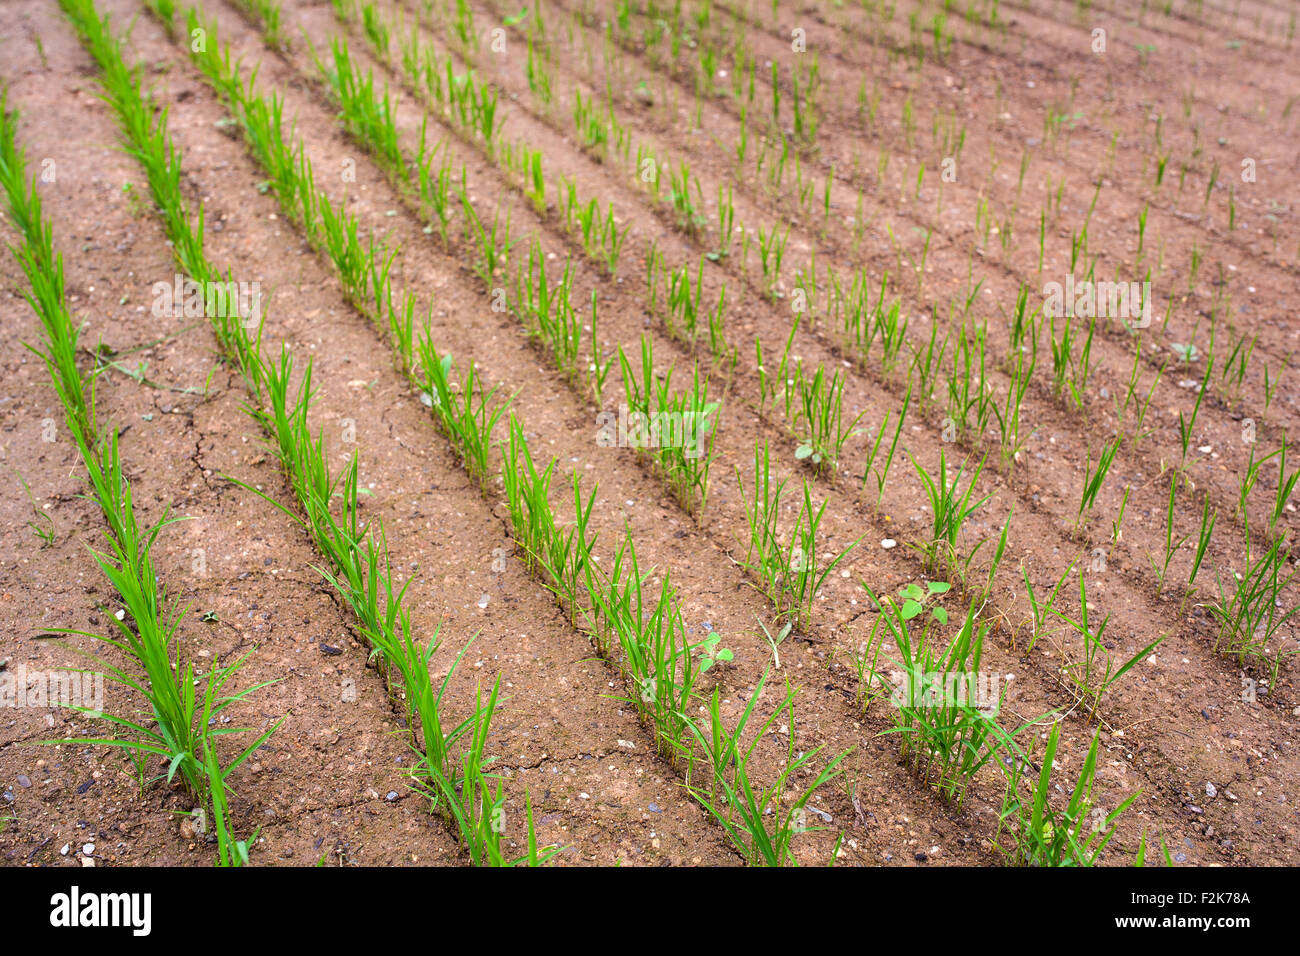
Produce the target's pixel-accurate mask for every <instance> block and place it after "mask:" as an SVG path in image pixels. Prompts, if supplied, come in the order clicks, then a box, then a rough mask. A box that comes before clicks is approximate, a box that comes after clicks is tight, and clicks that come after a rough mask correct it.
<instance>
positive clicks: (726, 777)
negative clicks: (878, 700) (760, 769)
mask: <svg viewBox="0 0 1300 956" xmlns="http://www.w3.org/2000/svg"><path fill="white" fill-rule="evenodd" d="M767 678H768V672H767V671H764V672H763V676H762V677H761V678H760V679H759V681H758V685H757V686H756V687H755V688H754V693H753V694H752V695H751V696H750V698H749V702H748V704H746V706H745V710H744V712H743V713H742V714H741V715H740V719H739V720H738V721H737V724H736V729H735V730H734V731H728V730H727V729H726V727H725V726H724V725H723V722H722V716H721V713H720V709H719V706H718V695H717V691H716V690H715V691H714V695H713V700H712V707H711V708H710V710H709V719H710V723H709V725H708V727H707V728H702V727H701V726H700V724H699V723H697V722H696V721H694V720H692V721H689V722H688V725H687V726H688V728H689V730H690V732H691V735H692V737H693V738H694V746H695V747H697V748H698V750H699V751H700V752H702V753H703V754H704V757H705V761H704V762H705V763H706V764H707V768H708V769H707V773H708V775H709V779H710V784H711V786H710V789H709V791H707V792H706V791H705V790H703V789H702V788H700V787H697V786H694V785H693V784H691V783H689V782H688V783H687V785H686V788H687V791H688V792H689V793H690V794H691V796H693V797H694V798H695V799H696V800H698V801H699V802H700V805H701V806H703V807H704V808H705V809H706V810H708V811H709V813H711V814H712V815H713V816H714V818H715V819H716V820H717V821H718V822H719V823H720V824H721V825H722V827H723V829H725V830H726V831H727V835H728V836H730V837H731V840H732V842H733V843H734V844H735V845H736V848H737V849H738V850H740V852H741V853H742V854H743V855H744V857H745V860H746V861H747V862H748V863H749V864H750V865H751V866H787V865H797V864H798V861H797V859H796V857H795V854H794V839H795V837H797V836H799V835H800V834H801V833H808V832H812V831H814V830H816V829H820V828H817V827H810V826H808V811H807V807H808V802H809V800H811V799H812V796H813V794H814V793H816V792H817V790H818V789H819V788H820V787H822V786H824V785H825V784H827V783H829V782H830V781H832V780H834V779H835V778H836V777H837V776H839V774H840V773H841V771H840V770H839V765H840V763H841V762H842V761H843V760H844V758H845V757H846V756H848V751H845V752H844V753H841V754H839V755H838V756H836V757H834V758H833V759H831V760H830V761H829V762H828V763H827V764H826V765H825V766H824V767H822V768H821V770H820V771H818V772H817V773H816V775H814V774H813V772H812V766H810V765H812V764H814V762H815V761H816V759H817V757H818V755H819V754H820V753H821V752H822V751H823V750H824V749H825V745H823V746H821V747H817V748H815V749H813V750H810V751H797V750H796V747H795V741H794V727H795V719H794V701H795V691H794V690H793V689H792V688H791V687H790V685H789V683H787V684H786V691H785V696H784V698H783V699H782V700H781V702H780V703H779V704H778V705H777V707H776V709H775V710H773V711H772V713H771V715H770V716H769V717H768V718H767V720H765V721H764V722H763V723H762V724H761V725H759V727H758V730H757V732H756V733H755V734H754V738H753V740H752V741H751V742H750V744H749V746H748V747H746V746H745V743H744V735H745V732H746V728H747V727H748V726H749V724H750V721H751V720H753V719H754V708H755V706H756V705H757V703H758V701H759V700H760V699H761V698H762V696H763V690H764V687H765V685H766V683H767ZM782 718H784V720H785V722H786V724H787V726H788V727H789V728H790V733H789V734H786V735H785V740H786V752H785V754H784V758H783V760H782V761H781V772H780V773H779V774H777V776H776V778H775V779H774V780H773V781H772V783H771V784H770V785H769V786H767V787H761V786H759V785H757V784H756V783H755V782H754V781H753V779H752V778H751V768H752V767H753V764H754V753H755V751H756V750H757V748H758V745H759V744H760V743H761V742H762V741H763V740H764V739H771V734H770V733H769V732H770V731H771V729H772V727H773V726H774V725H775V724H776V722H777V721H778V720H779V719H782ZM694 765H695V762H694V760H692V767H694ZM809 778H811V783H807V784H805V782H806V781H807V780H808V779H809ZM796 780H798V781H799V782H798V783H796V782H795V781H796Z"/></svg>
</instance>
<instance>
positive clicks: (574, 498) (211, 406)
mask: <svg viewBox="0 0 1300 956" xmlns="http://www.w3.org/2000/svg"><path fill="white" fill-rule="evenodd" d="M1294 11H1295V8H1294V6H1288V5H1286V4H1280V3H1239V4H1228V3H1203V2H1195V3H1182V2H1174V3H1172V4H1169V5H1167V6H1166V5H1163V4H1143V5H1142V6H1141V7H1140V8H1138V6H1137V5H1132V4H1119V3H1113V4H1100V3H1092V4H1085V5H1074V4H1069V3H1064V2H1039V3H1033V4H1015V3H999V2H997V0H985V2H972V3H970V4H965V5H963V4H961V3H954V4H940V3H934V2H930V3H898V4H882V3H870V2H865V0H864V2H862V3H849V2H845V3H829V2H819V3H805V4H801V5H788V4H773V5H772V6H768V5H766V4H762V3H749V4H740V3H732V2H708V0H704V2H684V3H677V4H675V5H668V4H665V3H659V4H655V3H642V2H617V3H594V2H591V3H573V2H567V0H565V2H550V0H548V2H544V3H543V2H538V3H536V4H535V5H533V6H531V7H524V8H522V9H516V8H515V7H512V6H510V5H506V4H497V3H492V2H483V0H474V2H469V0H456V2H454V3H453V2H451V0H445V2H444V0H430V2H425V0H405V2H390V0H376V2H373V3H368V4H363V3H361V2H360V0H357V2H355V3H354V2H352V0H335V2H333V3H329V2H314V3H313V2H299V0H284V2H282V3H279V4H276V3H274V2H272V0H207V2H205V3H204V4H203V5H202V7H201V8H194V9H191V8H190V7H189V6H188V5H187V4H185V3H184V2H180V3H177V4H175V5H173V4H172V3H169V2H163V0H146V2H143V3H142V2H136V0H93V2H92V0H61V2H59V3H55V2H51V0H46V2H37V0H15V2H10V3H7V4H5V5H4V6H3V7H2V8H0V80H2V81H3V82H4V83H5V84H6V85H7V90H8V94H7V108H8V110H9V111H11V112H10V115H9V119H8V120H7V128H6V135H7V140H8V141H9V142H12V143H13V144H15V148H14V149H10V150H8V151H7V152H5V154H4V155H3V156H0V160H3V162H4V164H5V165H4V169H3V170H0V171H2V172H4V174H5V176H6V182H5V184H4V185H5V187H6V190H7V195H6V199H7V205H6V206H5V208H6V211H7V212H8V214H9V215H8V220H7V222H6V225H5V227H4V229H5V233H6V235H5V238H6V240H7V242H8V243H9V244H10V246H11V252H10V253H9V254H7V255H6V256H5V257H4V259H3V264H2V265H0V269H3V273H4V280H5V281H4V286H5V292H4V294H3V298H2V299H0V317H2V319H3V323H4V328H5V329H6V331H7V333H8V334H6V336H5V344H4V345H3V350H4V355H3V361H4V364H5V368H6V371H7V373H8V374H7V377H6V379H5V384H4V386H3V388H0V423H2V427H3V432H4V436H3V439H0V441H2V444H0V457H3V461H4V465H5V468H4V472H5V478H4V481H5V482H6V486H7V487H8V489H9V493H8V494H7V495H6V496H5V497H4V499H3V503H2V504H0V509H2V511H0V661H2V662H3V663H2V664H0V667H2V668H3V669H2V670H0V678H5V677H6V676H7V677H8V678H9V680H8V681H7V683H4V684H0V688H8V689H7V690H6V694H7V695H8V696H7V698H6V699H4V700H2V701H0V703H3V704H4V708H5V709H0V789H2V798H3V799H2V802H0V859H3V860H4V862H5V863H7V864H10V865H24V864H29V865H36V864H63V865H76V863H77V859H78V858H80V860H81V862H82V863H83V864H89V863H90V862H91V861H93V862H94V863H96V864H97V865H101V866H102V865H130V864H145V863H150V864H165V865H181V864H190V865H210V864H211V863H212V861H213V859H214V857H216V858H217V859H218V860H220V861H225V862H240V861H246V862H249V863H252V864H255V865H269V864H273V863H274V864H288V865H312V864H316V863H318V862H323V863H325V864H327V865H341V864H371V865H374V864H392V865H399V864H449V865H463V864H468V863H471V862H473V863H497V862H507V863H508V862H514V861H516V860H517V859H521V858H522V860H523V862H530V861H531V862H541V861H544V860H549V862H550V863H552V864H555V865H564V864H580V863H583V864H591V863H594V864H603V865H610V864H616V863H619V864H624V865H628V864H639V865H706V864H707V865H722V864H743V863H752V864H773V863H776V864H782V863H790V862H799V863H802V864H825V863H827V862H829V861H831V860H832V859H834V860H835V861H836V862H837V863H838V864H840V865H848V864H864V865H882V864H908V865H922V864H923V865H947V864H959V865H1006V864H1020V863H1028V864H1059V863H1064V862H1087V863H1091V862H1096V863H1105V864H1118V865H1126V864H1131V863H1132V862H1134V860H1135V859H1137V858H1143V859H1145V860H1146V861H1147V862H1149V863H1150V864H1151V865H1157V864H1164V863H1170V864H1173V865H1210V864H1219V863H1225V864H1254V865H1279V864H1295V863H1297V862H1300V850H1298V849H1297V847H1300V840H1297V829H1298V827H1300V819H1298V818H1297V812H1300V811H1298V809H1297V806H1296V800H1295V793H1296V788H1297V785H1298V783H1300V765H1298V761H1300V754H1298V753H1297V747H1296V745H1297V740H1298V738H1300V733H1298V732H1297V721H1298V720H1300V718H1298V717H1297V715H1300V692H1298V691H1297V685H1296V680H1295V673H1296V671H1295V668H1296V658H1295V656H1294V655H1295V654H1296V652H1297V649H1298V647H1297V643H1296V641H1297V639H1296V634H1295V627H1294V619H1293V618H1292V616H1291V615H1292V611H1293V609H1294V608H1295V606H1296V605H1295V601H1296V594H1297V587H1296V582H1295V581H1294V580H1293V577H1294V575H1295V574H1296V570H1297V566H1296V562H1295V556H1294V554H1293V551H1292V548H1293V538H1294V533H1295V529H1296V524H1297V521H1296V516H1295V507H1294V506H1293V505H1292V503H1291V501H1290V497H1291V493H1292V492H1293V491H1294V489H1295V485H1296V477H1297V475H1300V456H1298V455H1296V453H1295V451H1294V450H1293V449H1290V448H1289V445H1288V443H1287V435H1288V434H1289V432H1290V430H1292V428H1293V426H1294V424H1295V422H1296V418H1297V415H1298V414H1300V411H1298V407H1297V403H1296V394H1297V390H1296V387H1295V385H1296V378H1295V371H1294V370H1293V369H1292V368H1291V358H1292V353H1293V351H1294V349H1295V346H1294V344H1293V343H1294V339H1295V337H1296V335H1297V334H1300V327H1297V326H1296V324H1295V322H1294V321H1292V320H1291V318H1290V313H1289V311H1288V303H1289V302H1294V301H1296V300H1297V299H1300V228H1298V227H1297V224H1296V223H1297V220H1296V216H1295V207H1296V203H1297V202H1298V201H1300V196H1297V194H1296V190H1295V186H1294V184H1295V182H1296V181H1297V176H1298V175H1300V166H1298V160H1297V156H1298V155H1300V149H1298V148H1297V147H1298V146H1300V110H1297V109H1295V107H1296V105H1297V103H1300V70H1298V69H1297V66H1296V64H1297V60H1296V58H1295V54H1294V39H1293V38H1294V33H1295V23H1296V13H1295V12H1294ZM129 67H134V72H131V71H130V70H128V69H127V68H129ZM32 179H34V180H35V181H36V184H35V187H34V189H35V195H37V196H38V197H39V203H38V204H37V206H36V207H35V208H36V209H37V211H38V212H39V216H37V217H36V220H35V222H36V223H37V224H39V223H40V222H41V221H47V222H48V236H49V237H51V238H52V245H51V246H50V248H51V249H52V251H53V254H54V255H58V256H61V257H62V267H61V268H62V274H61V276H59V277H58V279H57V281H55V280H54V278H52V277H54V276H55V275H56V272H57V268H56V266H55V265H54V258H53V256H52V255H43V254H40V253H39V251H38V252H36V253H33V252H32V251H31V250H33V249H38V250H39V248H40V246H41V243H40V242H39V241H38V239H39V234H40V228H39V226H38V225H33V223H32V222H30V221H28V222H26V223H25V221H24V215H23V212H22V210H23V209H24V208H26V209H28V210H30V209H32V208H33V206H32V204H31V202H30V201H29V200H27V199H24V196H25V194H26V184H27V183H28V182H29V181H30V180H32ZM24 204H25V205H24ZM34 275H35V276H37V279H35V280H34V279H33V276H34ZM42 276H44V277H45V280H48V282H49V285H48V286H47V288H48V289H50V290H53V292H52V293H51V294H50V295H47V296H42V295H41V294H40V293H39V292H33V291H32V290H33V289H34V288H37V287H38V286H39V285H40V282H41V278H40V277H42ZM223 279H224V280H227V281H233V282H235V283H244V284H246V285H245V286H244V288H247V289H251V290H252V295H253V297H254V299H255V305H254V306H253V307H252V308H249V309H244V310H243V312H241V313H239V314H234V313H233V312H232V311H231V310H222V309H221V308H217V307H214V300H213V298H212V296H210V295H206V290H208V289H210V288H211V287H212V286H214V285H216V284H217V283H218V280H223ZM187 283H188V285H187ZM195 289H197V290H198V291H197V292H195V291H194V290H195ZM1138 290H1141V291H1140V293H1139V291H1138ZM176 291H179V292H180V295H175V294H174V293H175V292H176ZM1121 293H1122V294H1121ZM25 294H26V295H30V296H31V299H30V301H29V300H28V299H26V298H25ZM173 300H174V301H173ZM173 306H174V308H173ZM191 306H193V307H192V308H191ZM61 316H64V317H66V318H60V317H61ZM77 329H80V332H79V335H78V334H76V331H75V330H77ZM60 342H62V343H63V344H64V345H67V344H68V343H69V342H71V345H70V346H69V348H70V349H71V351H70V352H69V353H68V354H70V355H71V356H72V359H71V360H70V361H71V363H72V365H71V366H68V365H67V364H66V363H65V364H64V365H63V366H60V365H59V363H58V362H56V361H52V362H50V363H47V362H43V361H42V360H41V358H40V357H39V353H41V352H43V353H45V354H47V355H56V354H58V349H59V348H60V347H62V346H60V345H59V343H60ZM24 343H28V344H30V345H31V346H32V348H34V349H37V350H38V352H37V353H33V351H32V350H30V349H29V348H27V347H25V345H24ZM51 343H54V344H51ZM69 367H71V369H72V370H71V372H69V371H68V369H69ZM308 369H309V370H310V378H309V381H308V380H307V378H306V373H307V371H308ZM471 369H472V370H473V372H472V377H468V376H469V374H470V370H471ZM60 374H62V375H63V376H64V377H63V379H62V381H63V382H64V383H65V387H64V388H63V389H62V391H60V390H57V389H56V388H55V387H54V385H55V383H56V382H58V381H60V379H59V375H60ZM69 375H71V378H69V377H68V376H69ZM69 381H71V382H72V383H73V384H72V385H71V386H70V387H69V386H66V383H67V382H69ZM69 388H70V389H71V392H69ZM69 394H72V395H73V397H72V398H69ZM78 408H89V409H91V412H92V413H90V414H83V413H80V412H77V411H76V409H78ZM78 415H81V418H78ZM638 416H640V417H638ZM78 423H80V424H78ZM650 423H653V427H650ZM79 430H80V433H81V434H82V435H83V441H82V442H81V444H80V445H79V444H78V441H77V440H76V438H77V435H78V433H79ZM112 436H116V441H111V440H110V439H111V437H112ZM765 462H766V464H765ZM112 463H120V476H117V477H113V478H112V481H111V482H109V484H103V483H101V484H95V483H93V482H92V483H91V484H88V483H87V470H88V468H90V469H91V470H92V471H93V470H94V469H98V468H107V470H108V472H112V468H111V467H108V466H109V465H110V464H112ZM548 469H549V470H548ZM113 474H114V475H116V473H115V472H113ZM105 481H108V479H105ZM110 485H111V487H112V489H113V492H112V495H110V496H108V497H106V496H105V494H104V493H103V491H102V489H103V488H105V487H109V486H110ZM126 489H129V490H126ZM124 496H125V497H124ZM110 499H111V500H110ZM123 500H125V507H124V508H123V507H121V503H122V501H123ZM114 502H115V503H114ZM123 513H126V514H133V515H134V523H135V525H136V526H137V527H138V529H140V531H141V534H140V535H139V536H138V541H137V539H136V537H135V536H134V532H130V531H129V529H128V531H123V530H122V526H121V523H120V521H118V520H116V519H115V518H114V517H113V516H114V515H118V516H119V517H120V515H121V514H123ZM164 518H167V519H175V518H183V519H184V520H177V521H169V522H168V523H165V524H163V525H162V526H161V527H160V528H159V530H158V532H157V537H156V539H154V540H153V541H152V545H151V547H150V546H149V543H148V539H149V537H150V536H149V534H148V532H146V531H145V530H144V529H150V528H153V527H154V526H155V525H156V524H157V523H158V522H160V521H162V520H163V519H164ZM106 536H107V537H106ZM122 542H135V543H133V544H131V546H129V547H126V548H125V551H123V552H122V554H129V555H130V556H131V558H130V559H129V560H123V559H122V554H118V555H117V556H116V557H114V556H113V553H114V548H115V547H116V546H117V545H118V544H120V543H122ZM137 545H138V546H137ZM92 548H93V549H96V550H107V552H108V556H107V557H101V558H100V559H99V561H98V562H97V558H96V555H95V554H94V553H93V552H92V550H91V549H92ZM145 556H147V558H148V560H145ZM101 563H103V564H106V565H107V566H108V569H109V571H111V572H115V573H114V574H113V575H112V576H110V575H108V574H106V573H105V571H104V568H103V567H101ZM132 581H133V582H134V584H131V582H132ZM132 588H136V589H137V591H138V593H137V591H132ZM133 593H135V594H136V598H137V599H136V601H135V603H133V601H132V599H131V597H130V595H131V594H133ZM140 595H144V596H143V597H141V596H140ZM180 610H184V611H185V613H184V614H183V616H182V617H180V619H179V622H176V619H175V615H176V613H177V612H178V611H180ZM172 624H174V625H175V632H174V636H173V637H171V639H170V641H167V639H166V636H167V635H168V634H170V633H171V631H170V627H171V626H172ZM62 629H67V630H70V631H73V632H81V633H64V632H63V630H62ZM154 634H160V635H163V639H164V641H165V643H163V644H162V645H160V646H161V647H162V651H161V653H162V654H163V657H164V658H165V659H167V660H169V661H170V663H169V664H168V665H167V666H166V667H164V668H163V669H162V670H150V671H148V675H149V676H148V678H145V677H143V676H142V675H144V674H145V673H146V669H145V666H144V665H143V663H142V653H141V652H139V651H138V650H133V648H136V647H137V644H138V645H139V646H146V645H148V641H149V639H150V635H154ZM104 638H113V639H114V640H115V641H116V642H117V643H116V644H108V643H105V641H104V640H103V639H104ZM87 654H93V655H97V656H99V657H100V658H102V661H101V662H100V663H91V664H87V663H86V661H87V658H86V656H85V655H87ZM236 660H242V665H241V667H240V668H239V669H238V670H236V671H234V672H233V673H232V674H230V675H229V681H228V683H226V684H225V685H224V687H223V688H222V689H220V690H218V691H215V692H214V693H215V695H216V697H218V698H219V697H220V696H222V695H230V694H242V692H244V691H248V693H247V694H246V695H244V696H240V697H239V698H238V699H236V700H234V701H233V702H231V703H230V704H229V711H228V713H220V714H217V715H211V714H205V713H204V711H203V706H202V705H203V695H204V692H205V690H206V689H207V688H209V687H211V686H213V678H212V674H213V673H214V672H215V673H217V674H221V673H223V672H222V671H221V670H220V668H223V667H228V666H229V665H230V664H232V663H234V662H235V661H236ZM83 667H87V668H89V669H91V670H99V671H103V670H105V669H106V668H118V669H119V671H118V673H120V674H121V675H122V676H124V677H125V678H127V679H129V680H130V681H134V682H136V684H137V686H135V687H132V686H128V685H124V684H122V683H114V682H113V681H112V680H109V681H107V682H105V683H104V685H103V699H102V704H101V702H100V701H98V700H93V701H92V700H89V699H79V700H78V701H74V703H81V704H84V705H85V706H87V707H89V708H90V709H92V710H102V711H103V712H105V713H106V714H108V715H115V716H116V717H117V718H118V720H119V722H118V723H113V722H112V721H110V720H107V719H95V718H93V717H90V716H86V715H84V714H79V713H77V712H76V711H75V710H70V709H66V708H59V707H51V706H47V705H48V703H49V701H48V700H46V699H44V698H42V697H37V696H33V691H32V690H31V688H32V687H35V686H37V685H39V684H41V683H42V682H47V683H48V679H50V675H58V674H63V675H67V674H68V673H69V672H70V671H72V670H73V669H76V668H83ZM191 668H192V670H191ZM907 675H910V679H909V677H908V676H907ZM169 683H170V684H171V685H174V687H175V688H176V689H178V695H179V696H178V699H181V700H183V699H184V696H185V694H184V691H185V689H186V688H193V689H195V690H196V692H197V695H198V707H197V709H196V710H194V711H193V712H192V713H190V712H187V713H185V714H183V715H182V716H181V718H179V722H178V723H175V724H174V725H175V726H179V727H183V728H187V729H185V730H183V731H182V732H181V733H182V736H185V735H188V736H186V739H185V740H184V741H183V742H181V743H177V742H175V740H174V739H173V737H171V736H168V737H167V740H166V741H164V742H163V743H162V744H158V745H153V744H151V745H150V746H151V747H153V749H151V750H144V751H141V750H139V749H131V748H130V747H125V746H110V745H109V744H108V743H105V742H103V741H102V740H101V742H99V743H95V742H89V741H88V740H87V738H115V743H117V744H122V743H124V742H127V741H130V740H136V741H139V740H141V739H143V738H145V737H147V736H149V735H150V734H153V735H157V734H159V733H161V730H160V728H171V727H173V722H172V721H173V719H172V718H170V717H169V716H168V714H167V713H165V710H166V708H162V709H161V711H160V707H159V704H158V700H159V699H160V698H162V697H166V695H165V694H163V693H162V691H161V690H160V688H161V687H163V686H166V685H169ZM80 686H81V687H82V689H83V690H84V689H85V688H87V687H90V686H93V682H90V681H86V680H83V681H82V682H81V685H80ZM24 688H26V689H25V690H24ZM20 691H22V692H21V693H20ZM145 691H148V692H149V693H148V694H146V693H145ZM209 717H210V719H208V718H209ZM121 721H127V722H129V725H128V724H124V723H121ZM462 722H464V723H462ZM233 728H246V730H245V732H243V733H239V734H225V733H220V731H225V730H231V729H233ZM268 734H269V735H268ZM263 735H268V736H265V737H263ZM151 739H152V738H151ZM59 741H63V742H59ZM250 747H251V748H252V749H251V750H250V749H248V748H250ZM169 769H170V770H171V771H172V772H173V776H172V777H171V779H170V781H169V780H168V772H169ZM530 834H531V840H530ZM241 841H242V843H243V845H242V846H241V845H240V844H241ZM92 844H93V846H90V845H92ZM530 844H531V845H530ZM530 858H531V860H530Z"/></svg>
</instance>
